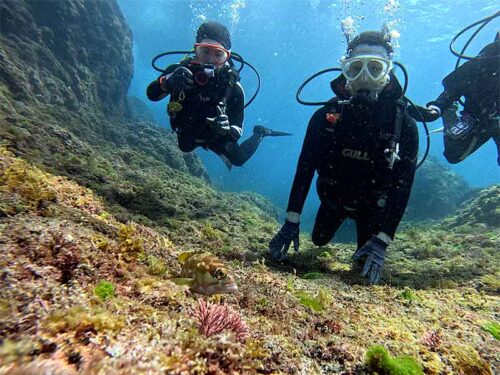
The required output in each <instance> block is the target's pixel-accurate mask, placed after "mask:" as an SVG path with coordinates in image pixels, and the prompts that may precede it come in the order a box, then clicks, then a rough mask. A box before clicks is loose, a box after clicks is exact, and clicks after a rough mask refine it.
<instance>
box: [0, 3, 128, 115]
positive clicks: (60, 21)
mask: <svg viewBox="0 0 500 375" xmlns="http://www.w3.org/2000/svg"><path fill="white" fill-rule="evenodd" d="M0 15H1V25H2V27H1V34H0V48H1V50H0V53H1V55H0V56H1V58H0V82H1V83H2V84H3V85H5V86H6V88H8V90H9V93H10V95H11V97H12V98H13V99H14V100H19V101H22V102H24V103H30V104H31V103H36V104H38V105H43V104H55V105H58V106H64V107H65V108H66V109H68V110H70V111H81V110H83V111H99V112H102V113H104V114H106V115H115V116H116V115H120V114H122V113H123V111H124V107H125V98H126V93H127V89H128V86H129V84H130V80H131V78H132V74H133V60H132V33H131V31H130V29H129V27H128V26H127V24H126V23H125V19H124V17H123V15H122V14H121V12H120V9H119V7H118V5H117V3H116V2H115V1H107V0H93V1H84V0H64V1H40V0H31V1H26V0H24V1H19V0H4V1H2V2H1V3H0Z"/></svg>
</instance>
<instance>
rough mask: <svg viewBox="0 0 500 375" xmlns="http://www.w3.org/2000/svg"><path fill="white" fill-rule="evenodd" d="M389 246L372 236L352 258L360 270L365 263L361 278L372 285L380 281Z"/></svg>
mask: <svg viewBox="0 0 500 375" xmlns="http://www.w3.org/2000/svg"><path fill="white" fill-rule="evenodd" d="M387 246H389V245H388V244H386V243H385V242H384V241H382V240H381V239H380V238H378V237H377V236H372V238H371V239H370V240H369V241H367V242H366V244H365V245H364V246H362V247H361V248H359V249H358V250H356V252H355V253H354V255H353V256H352V259H353V261H354V262H355V263H357V264H358V265H359V267H360V268H361V266H362V265H363V264H362V263H363V262H364V266H363V270H362V271H361V276H363V277H366V278H367V279H368V282H369V283H370V284H377V283H378V282H379V280H380V275H381V274H382V268H383V267H384V260H385V250H386V249H387Z"/></svg>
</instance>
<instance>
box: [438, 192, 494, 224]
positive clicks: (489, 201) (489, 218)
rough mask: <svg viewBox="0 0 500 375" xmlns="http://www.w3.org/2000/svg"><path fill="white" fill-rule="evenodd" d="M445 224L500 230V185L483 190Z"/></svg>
mask: <svg viewBox="0 0 500 375" xmlns="http://www.w3.org/2000/svg"><path fill="white" fill-rule="evenodd" d="M444 224H445V225H446V226H449V227H457V226H459V225H464V224H467V225H473V224H486V225H487V226H490V227H493V228H500V185H494V186H491V187H489V188H487V189H484V190H481V191H480V192H479V193H478V194H477V195H476V196H475V197H473V198H472V199H470V200H468V201H467V202H465V203H464V204H463V205H462V206H461V207H460V208H459V210H458V212H457V214H456V215H454V216H452V217H450V218H447V219H446V220H445V221H444Z"/></svg>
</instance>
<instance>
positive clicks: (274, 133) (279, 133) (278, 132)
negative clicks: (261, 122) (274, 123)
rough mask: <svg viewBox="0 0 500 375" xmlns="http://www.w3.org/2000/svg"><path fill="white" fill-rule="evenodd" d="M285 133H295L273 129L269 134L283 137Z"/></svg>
mask: <svg viewBox="0 0 500 375" xmlns="http://www.w3.org/2000/svg"><path fill="white" fill-rule="evenodd" d="M285 135H293V134H292V133H287V132H281V131H278V130H271V134H269V136H270V137H283V136H285Z"/></svg>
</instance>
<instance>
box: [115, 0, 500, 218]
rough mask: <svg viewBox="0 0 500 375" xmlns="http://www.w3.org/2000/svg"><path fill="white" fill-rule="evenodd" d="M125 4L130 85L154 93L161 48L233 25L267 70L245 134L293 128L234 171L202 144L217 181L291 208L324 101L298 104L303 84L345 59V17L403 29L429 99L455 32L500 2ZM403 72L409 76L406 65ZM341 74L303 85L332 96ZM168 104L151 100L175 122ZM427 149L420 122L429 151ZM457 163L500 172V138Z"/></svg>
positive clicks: (486, 36)
mask: <svg viewBox="0 0 500 375" xmlns="http://www.w3.org/2000/svg"><path fill="white" fill-rule="evenodd" d="M119 4H120V6H121V9H122V11H123V13H124V15H125V17H126V19H127V21H128V23H129V25H130V27H131V29H132V32H133V37H134V59H135V75H134V78H133V80H132V83H131V87H130V95H134V96H137V97H139V98H141V99H143V100H144V101H145V102H148V100H147V98H146V96H145V88H146V86H147V85H148V83H149V82H150V81H152V80H153V79H155V78H156V77H157V74H158V73H157V72H156V71H154V70H153V69H152V68H151V65H150V61H151V58H152V57H153V56H155V55H156V54H158V53H161V52H164V51H168V50H179V49H182V50H187V49H190V48H191V47H192V45H193V43H194V35H195V32H196V29H197V27H198V26H199V24H200V23H201V22H203V21H204V20H216V21H219V22H222V23H223V24H225V25H226V26H227V27H228V28H229V29H230V31H231V33H232V40H233V50H234V51H236V52H238V53H240V54H241V55H243V56H244V58H245V59H247V60H248V61H249V62H251V63H252V64H253V65H254V66H255V67H256V68H257V69H258V70H259V72H260V74H261V76H262V80H263V83H262V89H261V92H260V94H259V96H258V97H257V99H256V101H255V102H254V104H252V105H251V106H250V107H249V108H248V109H247V111H246V116H245V133H244V135H243V138H242V139H245V138H247V137H248V136H250V135H251V131H252V128H253V125H255V124H257V123H258V124H263V125H265V126H268V127H271V128H273V129H279V130H286V131H289V132H292V133H294V136H293V137H289V138H281V139H270V138H266V139H264V141H263V142H262V144H261V146H260V148H259V150H258V151H257V153H256V154H255V155H254V156H253V157H252V159H250V161H248V162H247V164H245V166H244V167H243V168H233V170H232V171H231V172H228V171H227V169H226V167H225V166H224V165H223V163H222V162H221V161H220V160H219V158H217V157H216V156H215V155H213V154H212V153H209V152H206V151H204V150H202V149H201V150H199V151H197V152H198V154H199V155H200V156H201V158H202V159H203V160H204V162H205V165H206V167H207V170H208V171H209V174H210V176H211V179H212V181H213V183H214V185H215V186H217V187H218V188H220V189H222V190H231V191H242V190H251V191H255V192H258V193H261V194H263V195H265V196H267V197H269V198H271V200H272V201H273V202H274V203H275V204H276V205H277V206H279V207H280V208H282V209H284V208H285V207H286V202H287V200H288V194H289V191H290V187H291V183H292V180H293V176H294V173H295V166H296V162H297V158H298V154H299V152H300V148H301V145H302V141H303V137H304V133H305V129H306V127H307V123H308V120H309V118H310V116H311V114H312V113H313V112H314V111H315V107H304V106H301V105H299V104H298V103H297V102H296V101H295V92H296V90H297V88H298V86H299V85H300V84H301V83H302V81H303V80H304V79H305V78H306V77H308V76H309V75H311V74H312V73H315V72H316V71H318V70H321V69H324V68H328V67H333V66H338V60H339V58H340V57H341V56H342V55H343V54H344V51H345V47H346V43H345V40H344V37H343V35H342V32H341V28H340V25H341V21H342V20H344V19H346V18H347V17H349V16H350V17H352V18H353V19H354V26H355V27H357V29H358V31H359V32H361V31H366V30H379V29H380V27H381V25H382V24H383V23H384V22H385V23H388V25H389V28H390V29H391V30H397V31H398V32H399V33H400V37H399V39H398V41H399V45H400V48H398V50H397V55H396V59H397V60H398V61H400V62H402V63H403V64H404V65H405V66H406V68H407V70H408V73H409V75H410V83H409V89H408V92H407V96H408V97H409V98H411V99H412V100H413V101H414V102H416V103H419V104H425V103H427V102H428V101H430V100H433V99H435V98H436V97H437V96H438V95H439V94H440V93H441V90H442V86H441V80H442V78H444V77H445V76H446V75H447V74H448V73H449V72H450V71H451V70H453V68H454V65H455V62H456V59H455V58H454V57H453V56H452V54H451V53H450V52H449V50H448V44H449V42H450V40H451V39H452V37H453V36H454V35H455V34H456V33H457V32H458V31H459V30H460V29H462V28H463V27H465V26H466V25H468V24H470V23H472V22H473V21H476V20H478V19H480V18H483V17H486V16H488V15H491V14H493V13H494V12H495V11H496V10H498V3H497V2H496V1H493V0H481V1H476V0H462V1H439V2H438V1H428V0H426V1H418V0H410V1H401V2H397V1H382V0H379V1H347V0H344V1H331V0H329V1H323V0H310V1H299V0H271V1H262V0H232V1H231V0H216V1H197V0H189V1H188V0H158V1H153V0H149V1H144V0H119ZM495 5H497V6H495ZM499 24H500V19H496V20H494V21H493V22H492V23H491V24H490V25H488V26H487V27H486V28H485V29H484V30H483V31H482V32H481V33H480V34H479V35H478V37H477V38H476V40H475V41H474V42H473V43H472V44H471V46H470V48H469V50H468V52H469V53H471V54H472V53H477V52H478V51H479V50H480V49H481V48H482V47H483V46H484V45H486V44H487V43H490V42H491V41H493V38H494V31H495V30H497V29H498V28H499ZM467 35H469V34H467ZM463 42H464V40H463V39H462V41H461V43H463ZM458 45H459V46H460V47H461V45H462V44H460V43H459V44H458ZM177 61H178V59H177V58H176V57H169V58H166V59H165V60H163V62H164V64H165V65H168V64H170V63H174V62H177ZM398 76H399V77H400V79H401V80H403V76H402V74H400V73H398ZM333 77H334V76H333V75H331V76H328V75H326V76H323V77H322V78H318V80H316V81H315V82H314V83H313V84H311V85H310V86H308V88H307V89H306V90H305V91H304V94H303V96H304V98H307V99H311V100H318V101H322V100H327V99H328V98H330V97H332V93H331V91H330V89H329V80H331V79H332V78H333ZM241 82H242V84H243V86H244V88H245V91H246V94H247V98H248V97H250V95H251V94H252V93H253V92H254V90H255V87H256V80H255V76H254V75H253V73H252V72H251V70H250V69H245V70H244V71H243V73H242V80H241ZM166 104H167V100H164V101H162V102H159V103H152V102H148V105H149V107H150V108H151V110H152V112H153V113H154V115H155V118H156V120H157V121H158V122H159V123H161V124H164V125H165V126H169V122H168V117H167V116H166V113H165V106H166ZM440 126H442V125H441V121H440V120H438V121H436V122H434V123H432V124H430V127H431V128H437V127H440ZM424 149H425V141H424V133H423V129H422V128H421V153H423V150H424ZM442 152H443V142H442V136H441V134H438V135H434V136H432V146H431V151H430V154H431V155H434V156H436V157H437V158H438V159H439V160H441V161H442V162H443V163H446V160H445V159H444V157H442ZM450 167H451V169H452V170H454V171H456V172H457V173H459V174H460V175H462V176H463V177H464V178H465V179H466V180H467V181H468V182H469V183H470V184H471V185H472V186H477V187H482V186H487V185H490V184H493V183H499V182H500V168H499V167H498V165H497V162H496V147H495V145H494V143H493V141H491V140H490V141H489V142H488V143H487V144H486V145H484V146H483V147H482V148H481V149H480V150H478V151H477V152H476V153H475V154H473V155H472V156H470V157H469V158H468V159H467V160H465V161H464V162H462V163H460V164H458V165H452V166H450ZM315 208H316V194H315V192H314V188H313V189H311V192H310V194H309V198H308V203H307V204H306V208H305V212H309V213H311V212H314V211H315Z"/></svg>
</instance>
